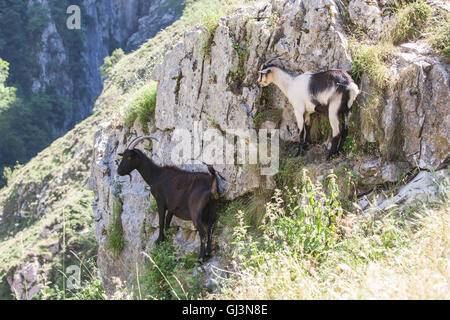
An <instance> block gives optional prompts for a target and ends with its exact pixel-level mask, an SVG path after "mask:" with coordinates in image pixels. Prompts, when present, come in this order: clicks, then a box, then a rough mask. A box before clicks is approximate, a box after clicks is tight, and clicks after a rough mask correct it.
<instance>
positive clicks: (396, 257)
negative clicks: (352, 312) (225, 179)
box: [207, 171, 450, 300]
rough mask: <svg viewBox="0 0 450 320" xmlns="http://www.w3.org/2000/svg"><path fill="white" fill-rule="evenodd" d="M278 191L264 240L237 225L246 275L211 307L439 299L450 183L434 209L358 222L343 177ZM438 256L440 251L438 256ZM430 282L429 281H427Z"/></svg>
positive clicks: (423, 206) (392, 212)
mask: <svg viewBox="0 0 450 320" xmlns="http://www.w3.org/2000/svg"><path fill="white" fill-rule="evenodd" d="M302 179H303V182H302V183H301V184H300V185H298V186H297V187H294V188H289V187H286V188H285V189H283V190H276V191H275V193H274V196H273V199H272V201H271V202H270V203H268V204H267V214H266V219H265V220H264V221H263V223H262V225H261V226H260V231H259V232H258V233H254V232H250V231H249V229H248V226H247V224H246V223H245V221H244V218H243V216H244V212H242V211H239V212H238V213H237V214H236V215H235V218H234V221H236V220H237V221H238V225H237V226H236V227H235V228H234V244H235V246H236V248H237V249H238V250H236V251H235V252H234V254H233V256H234V259H237V261H238V262H239V263H238V266H239V270H238V272H237V275H236V277H235V278H233V279H228V280H227V279H223V281H224V285H223V286H222V291H221V293H220V294H213V295H209V296H207V298H209V299H213V298H219V299H244V300H246V299H342V298H344V299H361V298H363V299H364V298H365V299H373V298H379V297H384V298H387V299H392V298H399V297H401V298H403V299H411V298H412V299H424V298H425V299H435V298H444V299H445V297H446V296H448V292H447V293H445V289H443V287H442V286H445V283H446V279H448V277H449V274H448V268H446V267H444V266H445V265H446V260H447V259H448V254H449V252H448V239H447V236H446V235H447V234H448V232H449V230H448V224H447V223H446V221H447V220H448V218H449V212H450V211H449V207H448V181H446V182H443V184H442V185H441V188H444V189H443V190H444V191H443V192H442V193H441V198H440V199H439V200H438V201H437V202H433V203H418V204H417V206H413V207H405V208H396V207H392V208H390V209H388V210H387V211H386V212H385V213H384V214H378V215H371V214H368V215H354V214H351V213H348V212H347V213H345V214H343V213H344V212H345V210H344V209H343V208H342V206H341V203H340V200H339V193H340V190H339V188H338V186H337V184H336V181H335V179H336V177H335V176H333V175H332V176H330V177H329V179H328V183H327V186H326V187H323V186H322V184H319V183H316V184H312V183H311V180H310V179H309V178H308V176H307V175H306V173H305V171H304V173H303V175H302ZM436 248H440V249H439V250H436ZM418 279H422V280H425V279H426V280H425V281H420V280H418Z"/></svg>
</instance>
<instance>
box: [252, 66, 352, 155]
mask: <svg viewBox="0 0 450 320" xmlns="http://www.w3.org/2000/svg"><path fill="white" fill-rule="evenodd" d="M259 73H260V75H259V79H258V83H259V84H260V85H261V86H262V87H265V86H268V85H269V84H271V83H274V84H275V85H277V86H278V88H280V90H281V91H282V92H283V93H284V95H285V96H286V97H287V98H288V100H289V102H290V103H291V104H292V107H293V108H294V113H295V118H296V119H297V125H298V128H299V130H300V141H299V146H298V151H297V154H296V156H298V155H300V154H301V153H302V151H303V147H304V145H305V143H307V142H308V141H309V129H310V116H311V114H312V113H314V112H321V113H327V112H328V118H329V121H330V125H331V129H332V131H333V137H332V141H331V149H330V151H329V154H328V157H327V159H330V158H331V157H332V156H333V155H334V154H336V153H337V152H339V151H340V150H341V149H342V146H343V144H344V140H345V138H346V136H347V133H348V126H347V115H348V112H349V111H350V108H351V106H352V104H353V102H354V101H355V99H356V96H357V95H358V94H359V89H358V86H357V85H356V84H355V82H354V81H353V79H352V78H351V76H350V75H349V74H348V73H347V72H345V71H344V70H328V71H323V72H317V73H312V72H305V73H303V74H300V75H298V76H295V77H294V76H291V75H290V74H288V73H287V72H285V71H283V70H282V69H280V68H278V67H276V66H274V65H269V66H265V67H263V70H261V71H259ZM339 118H341V128H339ZM305 125H306V126H305Z"/></svg>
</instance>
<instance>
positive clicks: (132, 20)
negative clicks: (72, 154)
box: [29, 0, 184, 135]
mask: <svg viewBox="0 0 450 320" xmlns="http://www.w3.org/2000/svg"><path fill="white" fill-rule="evenodd" d="M36 2H37V3H39V5H40V6H42V8H43V9H44V11H45V13H46V14H47V17H48V23H47V25H46V26H45V28H44V31H43V32H42V35H41V39H40V40H41V48H40V50H39V51H38V52H37V56H38V60H39V68H40V70H39V71H38V72H37V73H36V74H38V75H37V76H36V77H34V78H33V79H32V82H33V83H32V90H33V92H44V91H46V90H50V89H53V88H55V89H56V90H57V92H58V94H59V95H60V96H62V97H64V98H65V99H67V100H70V101H75V105H74V106H73V110H71V115H70V117H68V118H67V119H65V124H64V126H63V127H62V128H60V130H62V131H60V132H58V135H61V134H62V133H64V132H65V131H67V130H68V129H70V128H72V127H73V126H74V125H75V124H76V123H78V122H80V121H81V120H83V119H85V118H86V117H87V116H88V115H89V114H91V112H92V109H93V106H94V102H95V100H96V98H97V97H98V95H99V94H100V93H101V91H102V88H103V80H102V78H101V74H100V67H101V66H102V65H103V59H104V58H105V57H107V56H109V55H110V54H111V53H112V51H113V50H114V49H116V48H123V49H124V51H125V52H130V51H131V50H136V49H137V48H138V47H139V46H140V45H141V44H142V43H143V42H145V41H146V40H147V39H150V38H151V37H153V36H154V35H155V34H156V33H157V32H158V31H160V30H161V29H163V28H164V27H166V26H168V25H170V24H171V23H172V22H173V21H175V20H176V19H178V18H179V17H180V16H181V13H182V10H183V7H184V4H183V3H182V2H180V3H178V2H176V3H174V2H173V1H169V0H151V1H143V0H131V1H122V0H115V1H88V0H86V1H81V2H80V3H79V7H80V10H81V32H82V34H83V41H82V43H81V46H82V48H77V49H78V50H79V51H78V53H77V54H79V55H80V57H78V58H79V61H78V68H81V71H80V72H81V75H80V76H79V77H78V78H75V76H74V74H73V73H74V72H73V70H71V69H68V68H66V67H65V66H66V65H67V64H68V63H69V59H70V58H69V55H70V54H72V53H71V52H70V48H68V47H67V42H68V39H67V38H68V37H71V36H73V35H71V33H70V32H67V30H64V32H61V29H63V28H65V27H66V26H65V24H63V25H61V22H65V20H59V21H58V22H57V21H56V20H55V19H56V18H57V17H54V16H52V12H51V9H50V3H49V1H47V0H40V1H34V0H30V1H29V6H32V5H33V4H35V3H36ZM70 4H72V3H70ZM63 9H66V8H63ZM67 17H69V14H67ZM58 23H59V24H58ZM73 32H77V31H73ZM54 64H57V65H58V66H59V67H58V68H52V67H51V66H53V65H54Z"/></svg>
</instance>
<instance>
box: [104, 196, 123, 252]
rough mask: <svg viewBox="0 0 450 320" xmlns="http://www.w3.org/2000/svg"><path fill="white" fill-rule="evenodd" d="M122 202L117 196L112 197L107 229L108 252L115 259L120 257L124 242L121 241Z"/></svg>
mask: <svg viewBox="0 0 450 320" xmlns="http://www.w3.org/2000/svg"><path fill="white" fill-rule="evenodd" d="M121 214H122V200H121V199H120V198H119V196H118V195H117V194H115V195H114V202H113V212H112V216H111V222H110V225H109V227H108V235H107V236H108V250H110V251H111V252H112V254H113V255H114V256H116V257H118V256H119V255H120V253H121V252H122V250H123V248H124V247H125V242H124V239H123V227H122V219H121Z"/></svg>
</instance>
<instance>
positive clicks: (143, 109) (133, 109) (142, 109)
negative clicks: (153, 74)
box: [124, 81, 158, 130]
mask: <svg viewBox="0 0 450 320" xmlns="http://www.w3.org/2000/svg"><path fill="white" fill-rule="evenodd" d="M157 88H158V83H157V82H154V81H151V82H149V83H147V84H146V85H144V86H143V87H142V88H141V89H139V90H138V91H137V92H136V94H135V97H136V98H134V99H135V100H134V101H133V103H132V104H131V105H130V106H129V107H128V108H127V109H126V110H125V121H124V122H125V124H126V125H127V126H132V125H133V123H134V122H135V121H136V119H138V120H139V123H140V124H141V126H142V127H143V128H144V130H148V128H147V123H149V122H152V120H153V119H154V115H155V107H156V93H157Z"/></svg>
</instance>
